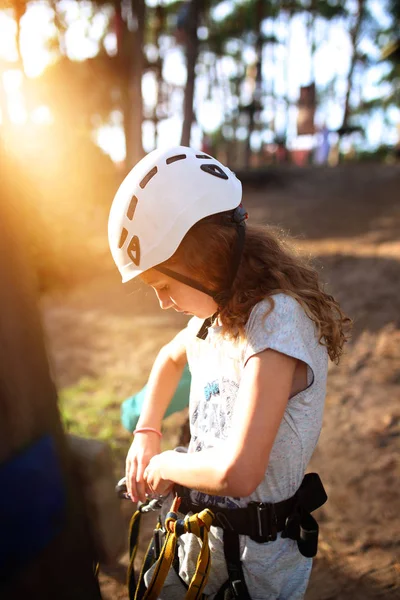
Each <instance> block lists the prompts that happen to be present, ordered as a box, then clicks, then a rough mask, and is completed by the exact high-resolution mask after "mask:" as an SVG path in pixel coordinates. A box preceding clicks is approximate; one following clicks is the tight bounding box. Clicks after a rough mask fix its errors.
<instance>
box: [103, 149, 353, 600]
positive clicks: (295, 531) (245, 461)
mask: <svg viewBox="0 0 400 600" xmlns="http://www.w3.org/2000/svg"><path fill="white" fill-rule="evenodd" d="M241 197H242V190H241V184H240V182H239V180H238V179H237V178H236V176H235V175H234V173H232V172H231V171H230V170H229V169H228V168H227V167H225V166H224V165H222V164H221V163H220V162H218V161H217V160H215V159H214V158H212V157H211V156H209V155H206V154H202V153H200V152H196V151H195V150H193V149H191V148H187V147H176V148H171V149H169V150H155V151H154V152H151V153H150V154H149V155H147V156H146V157H145V158H144V159H143V160H141V161H140V162H139V163H138V164H137V165H136V166H135V167H134V169H133V170H132V171H131V172H130V173H129V175H128V176H127V177H126V179H125V180H124V182H123V183H122V185H121V187H120V189H119V191H118V193H117V195H116V197H115V200H114V203H113V206H112V208H111V213H110V221H109V241H110V247H111V252H112V254H113V258H114V260H115V262H116V264H117V266H118V269H119V271H120V273H121V275H122V279H123V281H124V282H127V281H130V280H131V279H133V278H134V277H136V276H140V277H141V278H142V280H143V281H144V282H145V283H146V284H148V285H150V286H151V287H152V288H153V289H154V291H155V293H156V295H157V297H158V300H159V303H160V306H161V308H163V309H169V308H172V309H174V310H176V311H178V312H183V313H184V314H187V315H191V316H192V318H191V319H190V320H189V323H188V325H187V327H186V328H185V329H184V330H183V331H181V332H180V333H178V335H177V336H176V337H175V338H174V339H173V340H172V341H171V342H170V343H169V344H167V345H166V346H165V347H163V348H162V350H161V351H160V353H159V354H158V356H157V358H156V361H155V363H154V366H153V369H152V372H151V375H150V378H149V385H148V392H147V398H146V402H145V406H144V408H143V412H142V414H141V416H140V420H139V423H138V426H137V429H136V431H135V437H134V441H133V443H132V446H131V448H130V450H129V453H128V456H127V461H126V476H127V487H128V491H129V493H130V495H131V497H132V500H133V501H137V500H141V501H144V499H145V494H146V492H151V493H155V494H160V495H165V494H167V493H168V491H170V490H171V488H172V486H175V488H176V486H184V487H183V488H182V487H180V488H179V489H180V490H181V493H185V495H186V500H185V506H186V510H189V511H192V512H194V510H195V507H201V508H204V507H209V508H210V509H211V510H212V511H213V512H214V514H216V515H217V519H216V521H215V525H217V526H212V527H211V531H210V536H209V546H210V549H211V570H210V574H209V579H208V583H207V585H206V588H205V590H204V593H205V595H206V597H207V598H219V597H223V598H252V599H253V600H261V599H262V600H266V599H271V600H272V599H276V598H279V599H281V600H284V599H288V600H295V599H297V598H302V597H303V595H304V593H305V590H306V587H307V583H308V580H309V576H310V571H311V565H312V559H311V558H309V556H312V555H313V551H311V552H310V551H309V549H307V548H306V549H305V548H304V547H302V546H301V544H302V539H301V538H302V537H303V541H304V539H305V538H304V535H305V534H304V535H303V536H302V535H301V534H300V532H303V533H304V531H305V530H306V529H307V527H306V525H304V523H303V522H302V519H303V520H304V518H306V517H307V514H308V512H309V511H310V510H313V509H314V508H315V507H316V506H318V505H319V504H320V503H321V502H322V501H321V502H319V501H318V499H316V497H314V496H316V495H318V494H319V492H320V488H318V486H316V487H315V489H314V488H313V487H312V486H311V487H310V486H309V485H308V483H307V482H308V481H309V480H308V479H307V481H306V479H304V480H303V478H304V473H305V470H306V467H307V464H308V462H309V460H310V458H311V455H312V453H313V451H314V448H315V446H316V444H317V441H318V437H319V434H320V430H321V424H322V415H323V408H324V399H325V389H326V378H327V368H328V358H330V359H331V360H333V361H335V362H338V361H339V358H340V355H341V353H342V348H343V344H344V342H345V341H346V339H347V333H346V332H347V330H348V328H349V319H348V318H347V317H345V316H344V314H343V312H342V311H341V309H340V307H339V305H338V304H337V302H336V301H335V300H334V299H333V298H332V297H331V296H329V295H327V294H326V293H325V292H324V291H323V289H322V287H321V285H320V283H319V281H318V277H317V274H316V272H315V271H314V270H313V269H312V268H310V267H309V266H308V265H306V264H305V263H304V262H303V261H302V260H301V259H300V258H298V257H296V256H294V255H292V254H291V253H290V252H289V251H288V250H287V249H286V248H285V247H284V246H283V245H282V244H281V243H280V242H279V241H278V240H277V238H276V237H275V236H274V235H273V234H272V233H271V231H269V230H268V229H266V228H261V227H257V226H254V225H252V226H248V227H246V226H245V220H246V218H247V214H246V213H245V211H244V209H243V208H242V206H241ZM186 362H188V363H189V368H190V371H191V376H192V385H191V392H190V428H191V441H190V445H189V449H188V452H187V453H181V452H174V451H167V452H162V453H160V437H161V434H160V427H161V421H162V418H163V415H164V413H165V411H166V408H167V406H168V404H169V402H170V400H171V398H172V396H173V394H174V391H175V389H176V387H177V384H178V382H179V380H180V377H181V374H182V371H183V369H184V366H185V364H186ZM315 477H317V476H315ZM313 481H314V483H315V480H313ZM318 481H319V480H318ZM302 482H303V484H302ZM304 482H306V483H307V485H305V484H304ZM182 489H184V490H185V492H182ZM322 489H323V488H322ZM305 498H306V500H305ZM166 504H168V502H166ZM311 505H313V506H311ZM308 517H309V518H310V519H311V520H312V517H310V516H309V515H308ZM308 517H307V518H308ZM312 522H313V523H315V522H314V521H313V520H312ZM303 526H304V527H303ZM315 527H316V525H315ZM311 529H312V527H311ZM310 535H311V534H310ZM236 544H237V547H236ZM198 552H199V542H198V539H197V538H196V537H195V536H193V535H191V534H184V535H182V536H181V537H180V539H179V553H178V554H179V566H177V568H176V572H175V571H174V570H171V572H170V573H169V575H168V578H167V581H166V584H165V586H164V588H163V592H162V596H161V597H162V598H163V599H171V600H177V599H179V598H183V597H184V595H185V591H186V590H185V587H184V585H182V583H183V584H188V583H189V581H190V579H191V576H192V574H193V571H194V570H195V566H196V560H197V556H198ZM304 554H305V555H307V556H308V557H307V556H304ZM150 575H151V573H150V574H149V576H148V578H147V582H148V581H149V579H150ZM223 594H225V595H223Z"/></svg>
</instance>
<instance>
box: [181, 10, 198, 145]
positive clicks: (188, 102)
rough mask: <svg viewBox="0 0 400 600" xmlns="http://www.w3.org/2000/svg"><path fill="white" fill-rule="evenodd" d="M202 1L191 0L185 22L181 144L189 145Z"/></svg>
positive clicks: (192, 119)
mask: <svg viewBox="0 0 400 600" xmlns="http://www.w3.org/2000/svg"><path fill="white" fill-rule="evenodd" d="M202 3H203V0H191V2H190V8H189V14H188V19H187V24H186V36H185V45H186V71H187V79H186V87H185V97H184V101H183V125H182V135H181V145H182V146H190V137H191V131H192V123H193V121H194V110H193V101H194V90H195V83H196V74H195V68H196V63H197V57H198V53H199V39H198V37H197V27H198V22H199V15H200V11H201V8H202Z"/></svg>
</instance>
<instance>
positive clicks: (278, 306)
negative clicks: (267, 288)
mask: <svg viewBox="0 0 400 600" xmlns="http://www.w3.org/2000/svg"><path fill="white" fill-rule="evenodd" d="M302 323H303V324H304V325H307V326H310V325H312V321H311V319H309V317H308V316H307V315H306V312H305V310H304V308H303V307H302V305H301V304H300V302H298V301H297V300H296V299H295V298H293V296H289V295H288V294H275V295H273V296H271V297H270V298H265V299H264V300H261V301H260V302H258V303H257V304H256V305H255V306H254V307H253V309H252V311H251V313H250V316H249V319H248V321H247V324H246V330H247V332H250V331H251V330H252V329H254V328H259V327H261V328H263V329H267V330H273V329H274V327H275V326H279V327H282V326H283V325H285V324H286V325H289V326H290V325H293V324H296V325H300V324H302Z"/></svg>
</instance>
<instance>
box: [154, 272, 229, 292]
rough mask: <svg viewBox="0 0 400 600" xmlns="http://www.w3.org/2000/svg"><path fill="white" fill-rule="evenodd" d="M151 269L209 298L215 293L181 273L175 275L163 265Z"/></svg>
mask: <svg viewBox="0 0 400 600" xmlns="http://www.w3.org/2000/svg"><path fill="white" fill-rule="evenodd" d="M153 269H155V270H156V271H159V272H160V273H163V274H164V275H167V277H172V279H176V280H177V281H180V282H181V283H184V284H185V285H188V286H189V287H192V288H194V289H195V290H199V292H203V294H207V296H211V297H212V298H214V297H215V295H216V293H217V292H213V291H211V290H209V289H208V288H206V287H205V286H204V285H202V284H201V283H200V282H199V281H196V280H195V279H192V278H191V277H186V275H182V274H181V273H177V272H176V271H173V270H172V269H169V268H168V267H164V265H156V266H155V267H153Z"/></svg>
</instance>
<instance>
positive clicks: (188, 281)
mask: <svg viewBox="0 0 400 600" xmlns="http://www.w3.org/2000/svg"><path fill="white" fill-rule="evenodd" d="M246 219H247V213H246V212H245V211H244V209H243V207H242V206H241V205H239V206H238V207H237V209H235V211H234V213H233V218H232V221H233V222H234V223H235V224H236V227H237V231H238V236H237V239H236V244H235V247H234V252H233V257H232V266H231V272H230V277H229V281H228V282H227V287H226V290H225V291H223V292H213V291H211V290H209V289H208V288H206V287H205V286H204V285H202V284H201V283H199V282H198V281H196V280H195V279H192V278H191V277H186V275H182V274H181V273H177V272H176V271H173V270H172V269H169V268H168V267H164V266H163V265H157V266H155V267H153V269H155V270H156V271H159V272H160V273H163V274H164V275H167V277H171V278H172V279H176V280H177V281H180V282H181V283H183V284H185V285H188V286H190V287H192V288H194V289H195V290H199V292H203V294H207V296H211V298H213V299H214V300H215V302H216V303H217V304H218V305H219V306H220V305H221V304H225V303H226V302H227V301H228V300H229V299H230V297H231V295H232V287H233V283H234V281H235V279H236V275H237V272H238V270H239V265H240V261H241V259H242V254H243V248H244V241H245V234H246V223H245V220H246ZM218 313H219V310H218V311H217V312H215V313H214V314H213V315H212V316H211V317H208V318H207V319H205V320H204V321H203V324H202V326H201V328H200V330H199V332H198V334H197V337H198V338H200V339H202V340H205V339H206V337H207V334H208V328H209V327H211V325H212V324H213V322H214V321H215V319H216V318H217V316H218Z"/></svg>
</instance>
